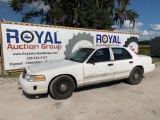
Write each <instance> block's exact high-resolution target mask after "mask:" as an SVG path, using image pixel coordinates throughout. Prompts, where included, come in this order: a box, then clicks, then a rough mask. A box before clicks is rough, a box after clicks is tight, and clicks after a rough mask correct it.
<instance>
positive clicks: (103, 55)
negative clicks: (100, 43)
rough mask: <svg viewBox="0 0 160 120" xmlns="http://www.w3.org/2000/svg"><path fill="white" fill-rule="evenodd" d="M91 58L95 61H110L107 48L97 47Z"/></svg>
mask: <svg viewBox="0 0 160 120" xmlns="http://www.w3.org/2000/svg"><path fill="white" fill-rule="evenodd" d="M91 58H94V59H95V62H105V61H110V52H109V48H102V49H98V50H97V51H96V52H95V53H94V54H93V55H92V57H91Z"/></svg>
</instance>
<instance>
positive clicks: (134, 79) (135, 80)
mask: <svg viewBox="0 0 160 120" xmlns="http://www.w3.org/2000/svg"><path fill="white" fill-rule="evenodd" d="M142 78H143V70H142V69H141V68H139V67H135V68H133V70H132V71H131V73H130V76H129V78H128V79H127V81H128V83H129V84H131V85H137V84H139V83H140V82H141V81H142Z"/></svg>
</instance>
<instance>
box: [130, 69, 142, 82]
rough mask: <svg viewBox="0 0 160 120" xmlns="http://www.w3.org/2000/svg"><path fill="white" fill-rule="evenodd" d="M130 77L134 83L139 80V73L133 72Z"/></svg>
mask: <svg viewBox="0 0 160 120" xmlns="http://www.w3.org/2000/svg"><path fill="white" fill-rule="evenodd" d="M132 77H133V80H134V81H138V80H139V79H140V73H139V72H138V71H135V72H134V74H133V76H132Z"/></svg>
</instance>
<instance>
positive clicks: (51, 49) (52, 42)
mask: <svg viewBox="0 0 160 120" xmlns="http://www.w3.org/2000/svg"><path fill="white" fill-rule="evenodd" d="M1 28H2V42H3V46H2V48H3V55H4V69H5V70H13V69H21V68H24V67H26V66H29V65H32V64H36V63H41V62H45V61H51V60H56V59H61V58H64V57H67V56H68V55H69V54H70V53H71V52H73V51H74V50H76V49H78V48H79V47H84V46H92V45H106V44H111V45H119V46H127V47H128V46H129V47H132V49H133V50H135V52H138V39H137V38H138V35H130V34H120V33H107V32H96V31H94V32H93V31H83V30H74V29H73V30H72V29H64V28H49V27H39V26H24V25H13V24H1ZM133 38H134V39H133ZM135 38H136V39H135ZM128 41H130V42H128ZM136 46H137V47H136Z"/></svg>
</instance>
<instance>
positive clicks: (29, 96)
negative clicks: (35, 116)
mask: <svg viewBox="0 0 160 120" xmlns="http://www.w3.org/2000/svg"><path fill="white" fill-rule="evenodd" d="M124 81H125V80H118V81H111V82H105V83H100V84H96V85H89V86H84V87H81V88H76V90H75V91H74V92H82V91H86V90H91V89H98V88H103V87H110V86H113V85H117V84H121V83H124ZM23 95H24V96H25V97H26V98H28V99H41V98H48V96H50V97H51V98H53V97H52V96H51V95H50V93H47V94H38V95H28V94H26V93H25V92H23ZM53 99H54V98H53Z"/></svg>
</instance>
